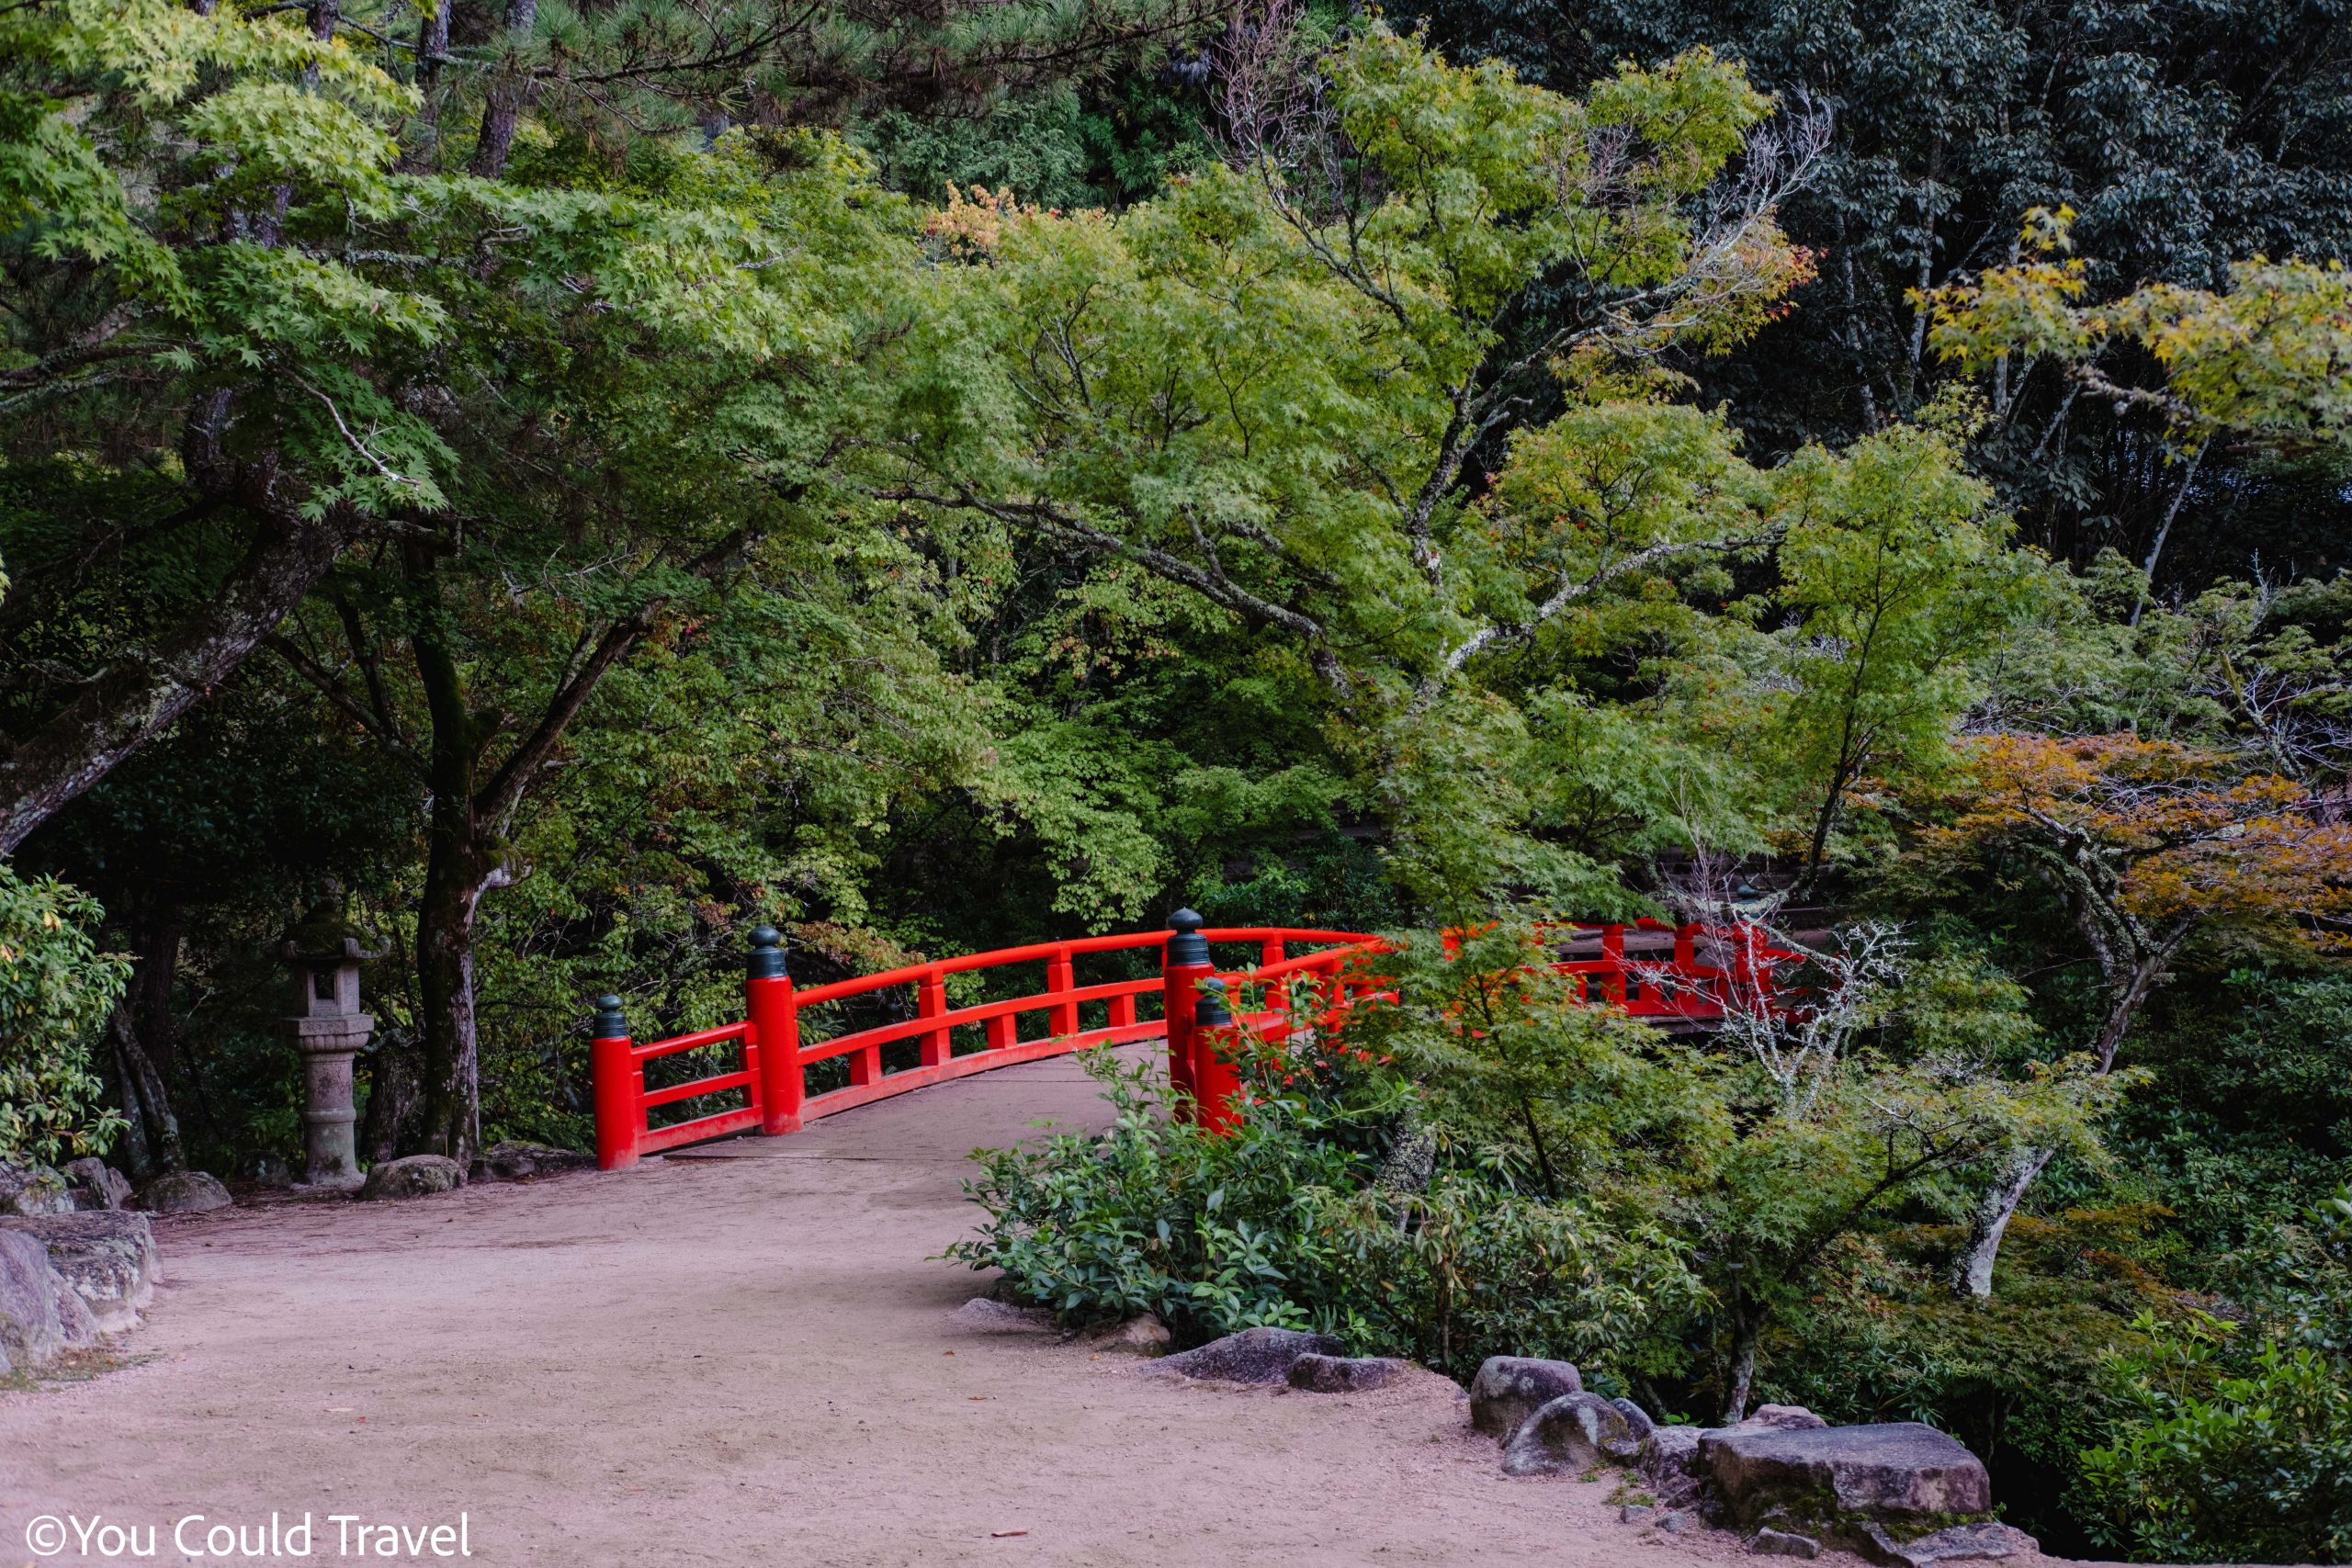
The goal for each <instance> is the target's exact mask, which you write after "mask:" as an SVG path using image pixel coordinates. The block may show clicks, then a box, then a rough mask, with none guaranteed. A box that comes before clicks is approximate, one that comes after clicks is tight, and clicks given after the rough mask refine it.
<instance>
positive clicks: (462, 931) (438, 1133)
mask: <svg viewBox="0 0 2352 1568" xmlns="http://www.w3.org/2000/svg"><path fill="white" fill-rule="evenodd" d="M432 570H433V569H432V566H431V563H430V562H429V561H427V560H425V559H424V558H422V557H421V556H418V557H413V558H412V559H411V562H410V571H411V575H412V577H414V578H422V579H425V580H426V582H425V586H426V587H427V589H428V596H427V602H426V603H425V604H423V605H422V606H420V609H421V613H422V616H423V619H422V621H421V623H420V625H419V626H418V628H417V630H416V632H415V634H414V635H413V637H411V638H410V649H411V651H412V652H413V654H414V656H415V659H416V672H417V677H418V680H419V681H420V682H422V684H423V685H424V697H425V706H426V708H427V710H428V711H429V712H430V714H431V716H432V722H433V737H432V743H431V747H430V750H429V753H428V757H427V761H426V772H427V777H426V781H425V782H426V784H427V786H428V788H429V789H430V790H431V792H432V803H431V805H430V806H429V807H428V808H427V810H426V817H425V859H424V893H423V896H422V897H420V898H419V899H418V900H417V908H416V989H417V1015H418V1016H417V1021H416V1023H417V1034H418V1037H419V1039H420V1041H421V1043H422V1044H423V1046H424V1122H423V1124H422V1126H421V1127H420V1128H419V1129H418V1131H417V1134H416V1137H417V1145H418V1146H417V1148H416V1150H415V1151H414V1152H417V1153H424V1154H439V1155H447V1156H449V1157H450V1158H451V1159H454V1160H456V1161H458V1163H459V1164H461V1165H462V1164H465V1163H467V1162H468V1161H469V1159H470V1157H471V1156H472V1153H473V1135H474V1128H475V1126H476V1124H477V1122H479V1120H480V1105H479V1101H478V1100H477V1095H478V1092H479V1089H478V1082H479V1079H478V1073H477V1069H476V1063H475V1054H474V1053H475V1043H474V945H473V925H474V908H475V906H476V905H477V904H478V903H479V902H480V901H481V888H482V886H483V883H484V882H485V881H486V880H487V878H488V874H489V871H490V865H491V860H492V855H491V851H490V846H489V843H488V841H487V840H488V835H487V834H486V833H485V831H484V829H483V823H482V820H481V815H480V811H479V808H478V806H477V803H476V800H475V795H474V773H475V771H476V766H477V763H478V761H479V759H480V757H481V741H482V737H481V734H480V733H479V731H480V730H481V728H483V727H484V726H483V723H482V722H481V721H480V720H477V718H476V717H475V716H474V715H473V713H472V712H471V711H469V708H468V706H467V704H466V689H465V680H464V676H463V675H462V674H461V672H460V671H459V670H458V661H457V660H456V658H455V656H454V655H453V654H452V653H451V651H450V649H449V645H448V642H447V627H446V625H445V623H444V622H443V620H442V618H441V606H440V604H438V602H437V599H438V595H437V593H434V592H431V590H432V589H433V588H434V587H436V586H437V585H435V584H432V583H431V582H430V581H429V580H430V578H431V574H432Z"/></svg>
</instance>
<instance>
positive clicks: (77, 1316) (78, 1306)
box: [50, 1264, 98, 1350]
mask: <svg viewBox="0 0 2352 1568" xmlns="http://www.w3.org/2000/svg"><path fill="white" fill-rule="evenodd" d="M50 1267H51V1272H54V1271H55V1269H56V1265H54V1264H51V1266H50ZM56 1291H57V1325H58V1327H59V1328H60V1329H62V1331H63V1332H64V1335H65V1343H66V1344H67V1345H68V1346H69V1347H71V1348H74V1349H76V1350H79V1349H82V1348H85V1347H87V1346H91V1345H95V1344H96V1343H97V1342H98V1320H97V1318H96V1316H94V1315H92V1314H91V1312H90V1303H87V1302H85V1301H84V1300H83V1299H82V1292H79V1291H77V1290H75V1289H74V1287H73V1286H72V1285H70V1284H68V1283H67V1282H66V1280H65V1277H64V1276H63V1275H62V1274H60V1275H58V1277H57V1285H56Z"/></svg>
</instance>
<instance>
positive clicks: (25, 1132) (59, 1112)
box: [0, 864, 130, 1164]
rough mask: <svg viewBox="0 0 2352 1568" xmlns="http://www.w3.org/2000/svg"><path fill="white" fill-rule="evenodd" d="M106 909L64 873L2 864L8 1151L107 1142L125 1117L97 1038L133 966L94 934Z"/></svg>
mask: <svg viewBox="0 0 2352 1568" xmlns="http://www.w3.org/2000/svg"><path fill="white" fill-rule="evenodd" d="M103 913H104V911H102V910H101V909H99V908H98V906H97V902H96V900H95V899H93V898H91V897H88V896H87V895H86V894H83V893H80V892H77V891H76V890H75V889H74V888H72V887H69V886H66V885H65V884H64V883H62V882H60V881H58V880H57V879H56V878H54V877H40V878H37V879H35V880H33V881H30V882H28V881H26V880H24V879H23V878H22V877H20V876H18V875H17V874H16V872H15V871H13V870H11V869H10V868H9V867H8V866H6V865H5V864H0V1159H31V1160H38V1161H43V1162H47V1163H51V1164H53V1163H55V1162H56V1161H58V1160H61V1159H64V1158H68V1157H70V1156H74V1155H83V1154H90V1153H94V1152H97V1151H102V1150H104V1149H105V1148H106V1146H107V1144H108V1143H109V1142H111V1141H112V1140H113V1137H114V1134H115V1130H116V1129H117V1128H119V1126H121V1124H122V1122H121V1119H120V1118H119V1116H117V1115H116V1114H115V1113H114V1112H112V1111H107V1110H105V1109H103V1108H102V1106H101V1105H100V1096H101V1095H102V1093H103V1092H104V1091H103V1089H102V1087H101V1085H100V1084H99V1082H98V1080H97V1078H96V1076H95V1075H94V1074H93V1073H92V1072H91V1070H90V1039H91V1037H92V1036H93V1035H94V1034H96V1032H97V1030H98V1028H99V1027H100V1025H101V1024H103V1023H104V1022H105V1021H106V1017H107V1013H108V1011H110V1010H112V1009H113V1007H114V1004H115V999H116V998H118V997H119V996H121V994H122V987H123V985H124V983H125V981H126V980H127V979H128V977H129V975H130V961H129V960H128V959H125V958H123V957H121V956H119V955H118V954H115V953H101V952H99V951H98V947H97V944H96V942H94V941H92V940H91V936H90V929H91V928H92V927H94V926H96V924H97V922H98V919H99V917H100V916H101V915H102V914H103Z"/></svg>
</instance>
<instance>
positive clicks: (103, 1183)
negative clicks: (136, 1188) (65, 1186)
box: [62, 1155, 130, 1209]
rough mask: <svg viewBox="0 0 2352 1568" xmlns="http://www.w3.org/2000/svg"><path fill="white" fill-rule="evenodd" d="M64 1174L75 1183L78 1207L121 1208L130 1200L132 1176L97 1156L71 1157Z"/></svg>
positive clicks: (75, 1198) (76, 1205)
mask: <svg viewBox="0 0 2352 1568" xmlns="http://www.w3.org/2000/svg"><path fill="white" fill-rule="evenodd" d="M62 1175H63V1176H64V1177H65V1179H67V1180H68V1181H71V1182H72V1183H73V1184H74V1207H75V1208H76V1209H119V1208H121V1207H122V1206H123V1205H124V1204H125V1203H128V1202H130V1178H129V1177H127V1176H125V1175H123V1174H122V1172H120V1171H119V1170H117V1169H115V1168H114V1167H112V1166H110V1165H108V1164H107V1162H106V1161H104V1160H102V1159H99V1158H98V1157H97V1156H95V1155H87V1156H84V1157H82V1158H80V1159H77V1160H68V1161H67V1162H66V1164H65V1168H64V1170H63V1172H62Z"/></svg>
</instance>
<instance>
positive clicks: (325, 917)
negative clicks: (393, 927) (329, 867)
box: [277, 894, 391, 965]
mask: <svg viewBox="0 0 2352 1568" xmlns="http://www.w3.org/2000/svg"><path fill="white" fill-rule="evenodd" d="M390 951H391V949H390V947H389V946H378V945H376V937H375V935H374V933H372V932H370V931H367V930H365V929H363V928H362V927H360V926H358V925H356V924H355V923H354V922H353V921H352V919H351V918H350V917H349V916H347V915H345V913H344V912H343V900H342V899H341V898H340V897H335V896H334V895H332V894H331V895H329V896H328V897H324V898H322V899H320V900H319V901H318V902H317V903H315V904H313V905H311V908H310V910H309V912H307V913H306V914H304V915H303V917H302V918H301V919H300V920H297V921H296V922H295V923H294V924H293V925H291V926H289V927H288V928H287V931H286V937H285V940H284V941H282V942H279V943H278V944H277V955H278V956H279V957H280V958H283V959H285V960H286V961H287V962H288V963H289V964H311V965H325V964H365V963H368V962H370V961H372V960H374V959H378V958H381V957H383V956H384V955H385V954H386V953H390Z"/></svg>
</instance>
